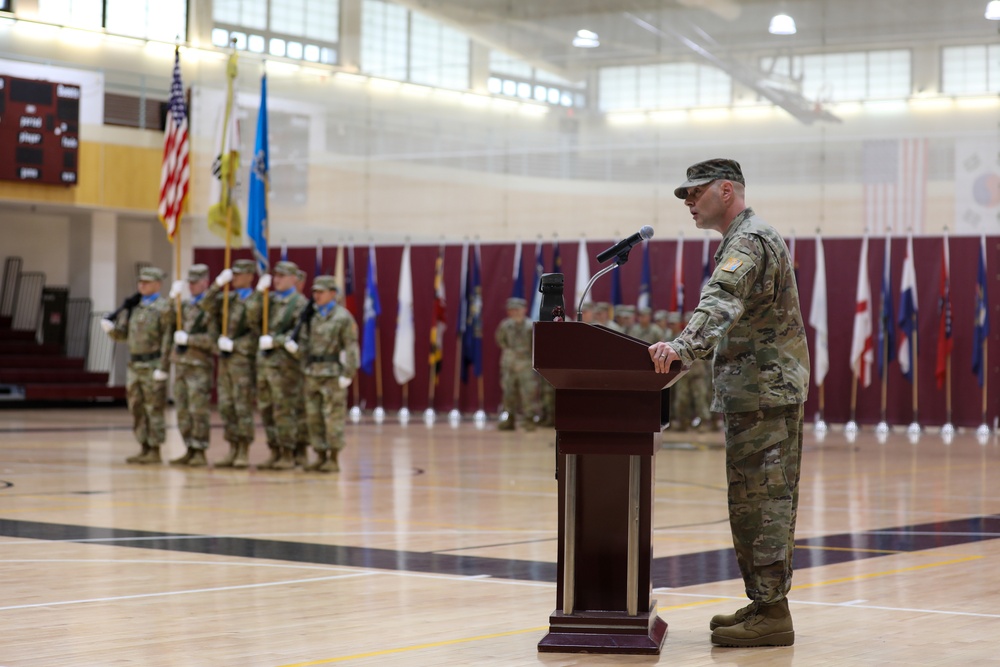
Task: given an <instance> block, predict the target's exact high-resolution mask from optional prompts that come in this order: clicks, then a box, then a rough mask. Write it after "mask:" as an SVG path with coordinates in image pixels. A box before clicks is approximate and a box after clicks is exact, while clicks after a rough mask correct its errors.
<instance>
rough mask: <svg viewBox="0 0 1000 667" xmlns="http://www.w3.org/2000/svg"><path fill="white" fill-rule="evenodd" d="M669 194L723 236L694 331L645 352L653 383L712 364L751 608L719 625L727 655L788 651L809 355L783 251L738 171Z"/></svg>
mask: <svg viewBox="0 0 1000 667" xmlns="http://www.w3.org/2000/svg"><path fill="white" fill-rule="evenodd" d="M674 194H675V195H676V196H677V197H678V198H679V199H683V200H684V205H685V206H687V207H688V209H689V210H690V212H691V215H692V217H693V218H694V220H695V224H696V226H697V227H698V228H699V229H712V230H715V231H718V232H719V233H721V234H722V236H723V238H722V243H721V245H720V246H719V249H718V250H717V251H716V253H715V262H716V267H715V271H714V272H713V274H712V276H711V278H710V280H709V282H708V284H707V285H706V286H705V287H704V288H703V289H702V291H701V299H700V301H699V303H698V307H697V308H696V309H695V311H694V314H693V315H692V317H691V321H690V322H688V325H687V326H686V327H685V328H684V330H682V331H681V332H680V333H679V334H678V335H677V336H676V338H674V339H673V340H672V341H670V342H669V343H666V342H660V343H655V344H653V345H651V346H650V348H649V353H650V356H651V357H652V359H653V363H654V366H655V368H656V371H657V372H660V373H665V372H667V370H668V369H669V368H670V365H671V363H672V362H674V361H678V360H679V361H680V362H681V363H682V364H683V365H684V366H690V365H691V363H692V362H693V361H694V360H695V359H704V358H706V357H708V356H709V355H712V354H713V353H714V358H713V372H714V376H715V385H714V387H715V398H714V401H713V404H712V407H713V410H714V411H716V412H721V413H723V416H724V419H725V433H726V474H727V477H728V482H729V522H730V528H731V530H732V534H733V545H734V547H735V550H736V560H737V561H738V563H739V566H740V572H741V573H742V575H743V581H744V584H745V586H746V594H747V597H749V598H750V604H749V605H747V606H745V607H743V608H742V609H740V610H738V611H737V612H736V613H734V614H720V615H717V616H715V617H714V618H712V620H711V623H710V624H709V625H710V628H711V629H712V631H713V632H712V642H713V643H714V644H718V645H721V646H790V645H791V644H792V643H793V642H794V641H795V633H794V630H793V628H792V617H791V613H790V612H789V609H788V599H787V597H786V596H787V594H788V591H789V590H790V589H791V583H792V550H793V547H794V539H795V517H796V512H797V508H798V499H799V469H800V468H799V466H800V460H801V456H802V405H803V403H804V402H805V400H806V391H807V389H808V384H809V353H808V348H807V346H806V334H805V327H804V325H803V321H802V313H801V310H800V308H799V295H798V290H797V289H796V286H795V276H794V274H793V272H792V263H791V259H790V257H789V254H788V249H787V247H786V246H785V242H784V240H783V239H782V238H781V236H780V235H779V234H778V233H777V232H776V231H775V230H774V228H773V227H771V226H770V225H768V224H767V223H766V222H764V221H763V220H761V219H760V218H759V217H757V215H756V214H755V213H754V211H753V209H751V208H749V207H747V205H746V203H745V180H744V177H743V172H742V170H741V168H740V165H739V163H738V162H736V161H735V160H727V159H715V160H708V161H705V162H700V163H698V164H695V165H692V166H691V167H689V168H688V170H687V180H686V181H685V182H684V183H682V184H681V185H680V187H678V188H677V189H676V190H674Z"/></svg>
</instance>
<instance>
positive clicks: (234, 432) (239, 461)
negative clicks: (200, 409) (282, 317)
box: [199, 259, 260, 468]
mask: <svg viewBox="0 0 1000 667" xmlns="http://www.w3.org/2000/svg"><path fill="white" fill-rule="evenodd" d="M256 271H257V264H256V262H254V261H253V260H252V259H238V260H236V261H235V262H233V268H232V269H224V270H223V271H222V272H221V273H219V275H218V276H217V277H216V278H215V282H214V283H212V285H211V286H210V287H209V288H208V291H207V292H206V294H205V298H204V299H202V300H201V303H200V304H199V305H200V306H201V307H202V308H204V309H207V310H208V311H209V312H210V313H211V314H212V315H213V316H214V317H215V318H216V321H218V322H219V323H220V324H219V326H220V327H221V326H222V324H221V323H222V311H223V307H222V306H223V300H224V295H223V289H224V288H225V286H226V285H230V284H231V289H230V291H229V305H228V313H227V316H226V333H225V334H222V335H220V336H219V339H218V348H219V371H218V375H217V377H216V382H217V387H218V400H219V416H221V417H222V429H223V430H222V433H223V437H225V439H226V442H228V443H229V453H228V454H226V456H225V457H224V458H223V459H222V460H220V461H217V462H216V463H215V467H217V468H246V467H247V466H249V465H250V444H251V443H252V442H253V435H254V423H253V411H254V401H255V398H256V396H257V373H256V363H257V362H256V360H257V338H258V337H259V336H260V316H259V315H257V316H256V317H252V316H251V315H250V313H249V312H248V308H247V301H248V299H249V298H250V296H251V295H252V294H253V291H254V290H253V287H252V285H253V279H254V274H255V273H256Z"/></svg>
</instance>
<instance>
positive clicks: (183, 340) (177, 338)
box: [174, 329, 188, 345]
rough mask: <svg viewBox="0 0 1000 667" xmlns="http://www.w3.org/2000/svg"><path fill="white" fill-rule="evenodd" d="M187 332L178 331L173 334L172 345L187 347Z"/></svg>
mask: <svg viewBox="0 0 1000 667" xmlns="http://www.w3.org/2000/svg"><path fill="white" fill-rule="evenodd" d="M187 344H188V332H187V331H183V330H180V329H178V330H177V331H175V332H174V345H187Z"/></svg>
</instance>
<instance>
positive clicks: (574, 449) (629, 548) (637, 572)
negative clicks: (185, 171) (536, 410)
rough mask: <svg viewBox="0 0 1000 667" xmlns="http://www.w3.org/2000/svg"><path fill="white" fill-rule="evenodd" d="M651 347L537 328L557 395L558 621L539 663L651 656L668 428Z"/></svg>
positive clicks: (584, 331)
mask: <svg viewBox="0 0 1000 667" xmlns="http://www.w3.org/2000/svg"><path fill="white" fill-rule="evenodd" d="M648 347H649V345H648V344H647V343H645V342H643V341H641V340H637V339H635V338H632V337H630V336H626V335H624V334H620V333H617V332H615V331H612V330H611V329H608V328H605V327H601V326H594V325H591V324H584V323H582V322H537V323H536V324H535V329H534V363H533V365H534V368H535V370H537V371H538V372H539V374H541V376H542V377H544V378H545V379H546V380H548V381H549V382H550V383H551V384H552V386H553V387H555V392H556V411H555V424H556V447H557V452H556V457H557V461H558V462H557V469H558V477H559V562H558V573H559V578H558V585H557V587H556V605H557V608H556V610H555V611H554V612H553V613H552V615H551V616H549V633H548V634H547V635H545V637H544V638H543V639H542V640H541V641H540V642H539V643H538V650H539V651H547V652H577V653H639V654H651V655H656V654H658V653H659V652H660V648H661V646H662V645H663V641H664V639H665V638H666V633H667V624H666V623H665V622H664V621H663V619H661V618H660V617H659V616H657V614H656V600H651V599H650V597H651V594H652V581H651V579H650V566H651V564H652V558H653V549H652V534H653V480H654V463H655V461H654V458H653V457H654V456H655V455H656V448H657V445H656V442H655V440H654V434H655V433H657V432H658V431H660V430H661V429H662V427H663V426H664V425H665V424H666V423H667V422H668V421H669V411H668V392H667V391H666V390H665V387H666V386H668V385H669V384H671V383H672V382H673V381H674V380H675V379H676V378H677V377H679V376H680V375H681V373H680V371H679V369H678V370H676V371H672V372H671V373H669V374H667V375H663V374H658V373H655V372H654V371H653V362H652V360H651V359H650V358H649V350H648Z"/></svg>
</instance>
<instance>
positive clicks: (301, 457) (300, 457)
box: [295, 445, 309, 468]
mask: <svg viewBox="0 0 1000 667" xmlns="http://www.w3.org/2000/svg"><path fill="white" fill-rule="evenodd" d="M295 465H297V466H302V467H303V468H305V467H306V466H307V465H309V448H308V447H307V446H306V445H295Z"/></svg>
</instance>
